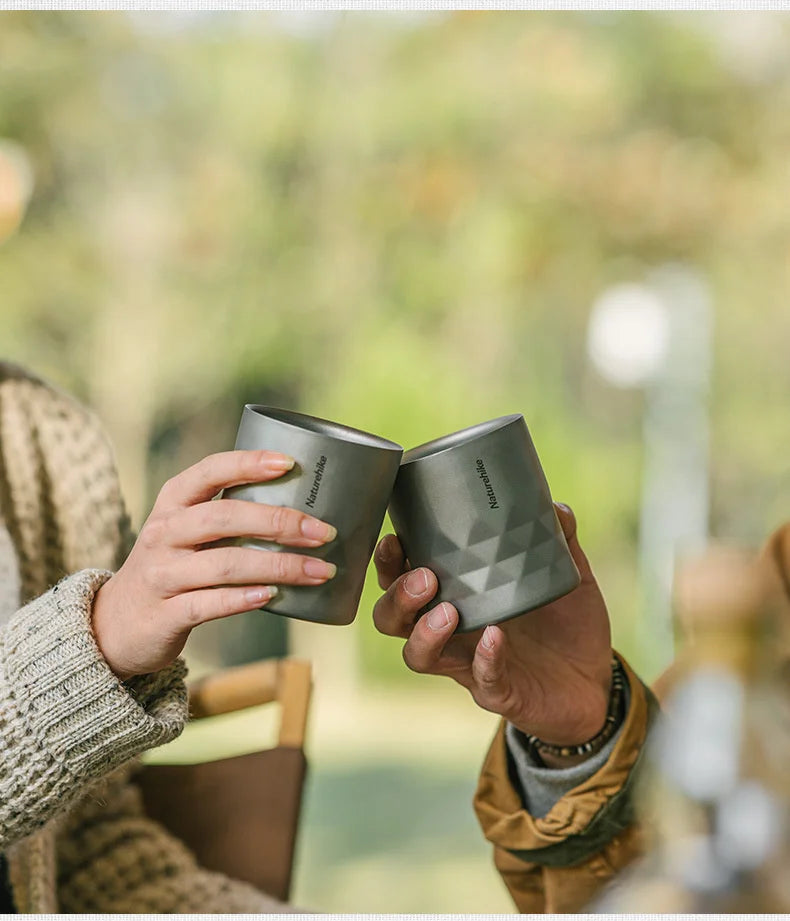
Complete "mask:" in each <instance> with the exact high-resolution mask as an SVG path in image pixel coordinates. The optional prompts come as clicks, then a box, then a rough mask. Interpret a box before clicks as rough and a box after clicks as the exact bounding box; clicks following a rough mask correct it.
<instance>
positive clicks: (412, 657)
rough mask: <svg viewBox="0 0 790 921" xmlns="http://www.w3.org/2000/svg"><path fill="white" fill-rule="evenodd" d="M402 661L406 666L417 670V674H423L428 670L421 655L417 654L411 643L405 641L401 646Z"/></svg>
mask: <svg viewBox="0 0 790 921" xmlns="http://www.w3.org/2000/svg"><path fill="white" fill-rule="evenodd" d="M403 661H404V662H405V663H406V667H407V668H409V669H410V670H411V671H413V672H417V674H418V675H421V674H425V673H426V672H427V671H428V669H427V668H426V665H425V662H424V661H423V657H422V656H420V655H418V654H417V652H416V650H415V649H414V646H413V645H412V644H411V643H406V645H405V646H404V647H403Z"/></svg>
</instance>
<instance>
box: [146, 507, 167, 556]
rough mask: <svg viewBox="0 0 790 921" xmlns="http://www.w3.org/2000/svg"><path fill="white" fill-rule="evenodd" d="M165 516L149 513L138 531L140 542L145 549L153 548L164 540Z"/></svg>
mask: <svg viewBox="0 0 790 921" xmlns="http://www.w3.org/2000/svg"><path fill="white" fill-rule="evenodd" d="M166 530H167V518H166V516H165V515H164V514H158V515H151V516H150V517H149V518H148V521H146V523H145V524H144V525H143V529H142V531H141V532H140V542H141V543H142V545H143V547H145V548H146V550H154V549H155V548H156V547H159V546H161V545H162V543H163V542H164V538H165V531H166Z"/></svg>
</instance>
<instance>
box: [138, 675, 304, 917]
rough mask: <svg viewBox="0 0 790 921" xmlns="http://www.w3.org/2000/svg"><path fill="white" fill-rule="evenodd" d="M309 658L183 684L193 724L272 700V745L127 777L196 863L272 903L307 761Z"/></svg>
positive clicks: (285, 868) (288, 865) (291, 841)
mask: <svg viewBox="0 0 790 921" xmlns="http://www.w3.org/2000/svg"><path fill="white" fill-rule="evenodd" d="M310 693H311V669H310V664H309V662H303V661H299V660H296V659H270V660H266V661H263V662H255V663H252V664H250V665H242V666H238V667H234V668H228V669H225V670H224V671H221V672H218V673H217V674H215V675H211V676H209V677H207V678H204V679H203V680H201V681H198V682H196V683H195V684H193V685H192V686H191V687H190V690H189V700H190V714H191V716H192V718H193V719H203V718H205V717H213V716H219V715H221V714H224V713H232V712H235V711H238V710H242V709H245V708H247V707H255V706H258V705H260V704H265V703H271V702H273V701H278V702H279V703H280V706H281V716H280V728H279V735H278V740H277V745H276V746H275V747H274V748H270V749H267V750H264V751H257V752H253V753H251V754H244V755H237V756H234V757H231V758H222V759H220V760H217V761H208V762H205V763H200V764H147V765H145V766H144V767H143V768H142V770H141V771H140V773H139V774H138V776H137V778H136V780H137V782H138V784H139V786H140V788H141V790H142V794H143V800H144V802H145V807H146V811H147V813H148V815H150V816H151V818H153V819H156V820H157V821H159V822H161V823H162V824H163V825H164V826H165V827H166V828H167V829H168V830H169V831H170V832H171V833H172V834H174V835H175V836H176V837H177V838H179V839H180V840H181V841H183V842H184V843H185V844H186V845H187V846H188V847H189V848H190V849H191V850H192V851H193V852H194V853H195V854H196V855H197V858H198V861H199V862H200V864H201V865H202V866H204V867H205V868H206V869H209V870H215V871H218V872H221V873H224V874H226V875H227V876H230V877H233V878H234V879H240V880H244V881H245V882H249V883H252V884H253V885H254V886H256V887H257V888H258V889H261V890H263V891H264V892H266V893H268V894H269V895H272V896H274V897H275V898H277V899H280V900H281V901H286V900H287V899H288V897H289V895H290V889H291V872H292V867H293V858H294V849H295V845H296V835H297V829H298V824H299V813H300V809H301V803H302V789H303V786H304V780H305V774H306V769H307V762H306V759H305V755H304V737H305V729H306V725H307V714H308V710H309V706H310Z"/></svg>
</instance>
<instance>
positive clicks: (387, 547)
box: [373, 534, 406, 589]
mask: <svg viewBox="0 0 790 921" xmlns="http://www.w3.org/2000/svg"><path fill="white" fill-rule="evenodd" d="M373 562H374V563H375V564H376V574H377V575H378V580H379V588H383V589H387V588H389V587H390V585H392V583H393V582H394V581H395V580H396V579H397V578H398V576H400V575H402V573H403V570H404V569H405V567H406V558H405V556H404V555H403V548H402V547H401V545H400V541H399V540H398V538H397V537H396V536H395V535H394V534H387V535H385V536H384V537H382V538H381V540H380V541H379V545H378V547H376V552H375V553H374V554H373Z"/></svg>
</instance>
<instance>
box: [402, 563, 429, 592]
mask: <svg viewBox="0 0 790 921" xmlns="http://www.w3.org/2000/svg"><path fill="white" fill-rule="evenodd" d="M403 587H404V588H405V589H406V591H407V592H408V593H409V594H410V595H411V596H412V597H413V598H416V597H417V596H418V595H424V594H425V592H427V591H428V576H427V574H426V572H425V570H424V569H415V570H414V572H411V573H409V575H408V576H406V581H405V582H404V583H403Z"/></svg>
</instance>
